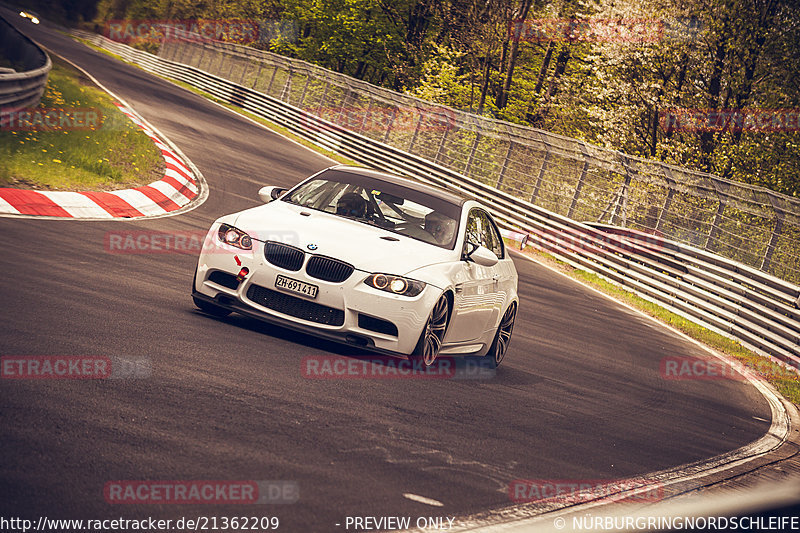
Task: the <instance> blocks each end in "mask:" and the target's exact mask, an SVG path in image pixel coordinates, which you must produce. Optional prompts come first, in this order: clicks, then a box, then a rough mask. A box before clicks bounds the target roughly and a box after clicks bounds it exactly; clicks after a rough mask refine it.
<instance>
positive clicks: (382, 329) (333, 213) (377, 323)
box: [192, 165, 519, 366]
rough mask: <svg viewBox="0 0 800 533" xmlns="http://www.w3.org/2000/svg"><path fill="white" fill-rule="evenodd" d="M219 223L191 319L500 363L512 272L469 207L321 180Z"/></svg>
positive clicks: (357, 181) (376, 182) (458, 201)
mask: <svg viewBox="0 0 800 533" xmlns="http://www.w3.org/2000/svg"><path fill="white" fill-rule="evenodd" d="M258 194H259V197H260V198H261V199H262V200H263V201H264V202H266V203H267V204H266V205H261V206H258V207H254V208H252V209H247V210H245V211H241V212H239V213H234V214H231V215H226V216H223V217H221V218H219V219H218V220H217V221H215V222H214V224H213V225H212V226H211V229H210V230H209V232H208V235H207V236H206V239H205V242H204V246H203V251H202V253H201V255H200V259H199V261H198V264H197V272H196V274H195V277H194V284H193V286H192V298H193V299H194V303H195V304H196V306H197V307H198V308H200V309H201V310H202V311H205V312H206V313H209V314H211V315H216V316H225V315H227V314H229V313H231V312H233V311H235V312H238V313H242V314H244V315H248V316H252V317H255V318H258V319H261V320H266V321H268V322H271V323H274V324H278V325H281V326H285V327H289V328H293V329H295V330H300V331H303V332H306V333H309V334H311V335H315V336H319V337H324V338H328V339H331V340H335V341H338V342H343V343H346V344H350V345H352V346H357V347H359V348H365V349H368V350H371V351H377V352H382V353H389V354H394V355H405V356H408V357H409V358H410V359H412V360H413V361H415V362H418V363H420V364H422V365H425V366H428V365H431V364H433V362H434V361H435V360H436V357H437V356H438V355H440V354H442V355H444V354H470V355H477V356H484V357H485V358H486V360H487V362H488V363H489V364H491V365H492V366H496V365H498V364H500V362H501V361H502V360H503V357H504V356H505V354H506V351H507V350H508V345H509V342H510V340H511V333H512V331H513V329H514V319H515V318H516V313H517V306H518V304H519V299H518V296H517V271H516V269H515V268H514V263H513V262H512V260H511V258H510V257H509V255H508V253H507V252H506V249H505V246H504V243H503V239H502V238H501V236H500V232H499V231H498V228H497V225H496V223H495V222H494V220H492V217H491V216H490V215H489V213H488V212H487V211H486V209H484V208H483V207H482V206H481V205H480V204H479V203H478V202H476V201H474V200H470V199H466V198H462V197H460V196H456V195H454V194H452V193H450V192H448V191H445V190H442V189H437V188H434V187H429V186H426V185H422V184H420V183H416V182H413V181H410V180H407V179H404V178H399V177H396V176H392V175H389V174H384V173H380V172H377V171H373V170H369V169H365V168H359V167H348V166H341V165H340V166H335V167H331V168H328V169H326V170H323V171H321V172H319V173H317V174H315V175H313V176H311V177H310V178H308V179H306V180H305V181H303V182H301V183H300V184H298V185H296V186H295V187H293V188H292V189H290V190H288V191H287V190H286V189H282V188H278V187H263V188H262V189H261V190H260V191H259V193H258Z"/></svg>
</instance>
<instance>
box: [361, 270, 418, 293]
mask: <svg viewBox="0 0 800 533" xmlns="http://www.w3.org/2000/svg"><path fill="white" fill-rule="evenodd" d="M364 283H366V284H367V285H369V286H370V287H373V288H375V289H378V290H381V291H386V292H390V293H392V294H399V295H401V296H416V295H418V294H419V293H421V292H422V289H424V288H425V284H424V283H423V282H421V281H417V280H414V279H408V278H404V277H401V276H393V275H391V274H370V275H369V276H368V277H367V279H365V280H364Z"/></svg>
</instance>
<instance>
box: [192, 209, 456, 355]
mask: <svg viewBox="0 0 800 533" xmlns="http://www.w3.org/2000/svg"><path fill="white" fill-rule="evenodd" d="M217 229H218V226H216V225H215V226H214V227H212V229H211V231H209V234H208V236H207V238H206V242H205V244H204V247H203V252H202V253H201V255H200V259H199V261H198V266H197V275H196V278H195V280H194V290H193V295H194V296H195V297H197V298H200V299H202V300H205V301H208V302H210V303H214V304H216V305H218V306H220V307H224V308H226V309H229V310H231V311H236V312H238V313H242V314H245V315H248V316H251V317H254V318H257V319H260V320H265V321H267V322H270V323H273V324H277V325H281V326H284V327H288V328H292V329H295V330H299V331H302V332H304V333H308V334H311V335H314V336H318V337H323V338H326V339H329V340H334V341H337V342H343V343H346V344H349V345H353V346H358V347H361V348H367V349H371V350H374V351H377V352H384V353H392V354H404V355H407V354H410V353H411V352H412V351H413V350H414V347H415V346H416V344H417V341H418V340H419V337H420V334H421V332H422V329H423V327H424V325H425V322H426V321H427V319H428V316H429V314H430V310H431V309H432V308H433V305H434V304H435V302H436V300H437V299H438V298H439V297H440V295H441V293H442V291H441V290H440V289H438V288H437V287H434V286H432V285H427V286H426V287H425V289H424V290H423V291H422V293H420V294H419V295H418V296H415V297H413V298H410V297H406V296H399V295H394V294H391V293H387V292H385V291H380V290H378V289H375V288H373V287H370V286H368V285H366V284H365V283H364V279H366V278H367V276H368V275H369V274H370V273H368V272H363V271H359V270H355V271H354V272H353V273H352V274H351V275H350V277H349V278H348V279H347V280H345V281H344V282H342V283H330V282H327V281H323V280H320V279H317V278H313V277H311V276H309V275H308V274H307V273H306V271H305V268H301V269H300V270H299V271H289V270H285V269H282V268H280V267H277V266H275V265H273V264H271V263H269V262H267V260H266V259H265V258H264V244H263V243H262V242H260V241H256V240H253V249H252V250H242V249H239V248H235V247H232V246H229V245H227V244H224V243H220V242H219V240H218V239H217V238H216V231H217ZM306 260H307V259H306ZM242 268H247V269H248V270H249V273H248V274H247V275H246V277H245V279H244V280H243V281H242V282H240V283H238V284H235V283H234V282H230V283H227V284H226V285H227V286H226V285H223V284H220V283H218V282H215V281H214V280H212V279H209V277H210V276H212V274H214V273H215V272H222V273H224V274H227V275H228V277H225V276H224V275H222V276H221V275H220V274H216V275H215V277H216V278H224V279H227V280H229V281H230V277H229V276H236V275H237V274H239V272H240V270H241V269H242ZM387 273H390V274H391V273H392V272H387ZM278 275H282V276H284V277H287V278H290V279H293V280H297V281H301V282H303V283H308V284H311V285H315V286H317V287H318V294H317V296H316V298H309V297H306V296H301V295H299V294H296V293H294V292H290V291H287V290H285V289H279V288H277V287H276V285H275V283H276V279H277V277H278ZM234 285H235V286H234ZM271 293H277V296H276V295H275V294H272V296H275V298H277V300H276V301H278V302H280V305H275V304H273V303H272V302H273V300H269V299H265V298H256V297H254V296H255V295H259V296H261V295H265V294H271ZM321 307H322V308H325V309H321ZM326 310H327V311H326ZM333 314H335V315H336V316H337V319H336V320H329V319H328V318H325V319H322V318H320V317H322V316H325V317H327V316H330V315H333ZM341 315H343V316H341ZM338 317H341V320H339V318H338ZM364 317H367V319H365V318H364ZM370 318H371V319H372V320H370ZM374 319H378V322H376V320H374ZM379 321H385V322H389V323H391V324H393V325H394V326H395V327H396V329H397V334H396V335H395V334H392V332H386V330H387V329H389V330H391V328H386V327H379V328H378V329H381V330H382V331H375V324H376V323H377V324H379V325H381V326H386V324H385V322H379ZM365 326H366V327H365Z"/></svg>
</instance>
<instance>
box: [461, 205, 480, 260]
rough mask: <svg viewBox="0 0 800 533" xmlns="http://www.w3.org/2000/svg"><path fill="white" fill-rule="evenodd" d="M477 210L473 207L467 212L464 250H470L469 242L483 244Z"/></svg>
mask: <svg viewBox="0 0 800 533" xmlns="http://www.w3.org/2000/svg"><path fill="white" fill-rule="evenodd" d="M478 214H479V212H478V211H476V210H475V209H473V210H472V211H470V212H469V216H468V217H467V231H466V238H465V239H464V252H465V253H466V252H469V251H470V246H469V245H470V244H483V239H482V238H481V230H480V217H479V216H478Z"/></svg>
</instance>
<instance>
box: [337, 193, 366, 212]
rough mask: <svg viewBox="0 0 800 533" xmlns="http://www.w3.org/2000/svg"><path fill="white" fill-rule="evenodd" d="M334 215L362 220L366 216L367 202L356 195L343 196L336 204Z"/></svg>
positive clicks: (347, 194)
mask: <svg viewBox="0 0 800 533" xmlns="http://www.w3.org/2000/svg"><path fill="white" fill-rule="evenodd" d="M336 214H337V215H343V216H346V217H354V218H364V217H365V216H366V215H367V201H366V200H365V199H364V197H363V196H361V195H360V194H358V193H354V192H349V193H346V194H343V195H342V197H341V198H339V201H338V202H336Z"/></svg>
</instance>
